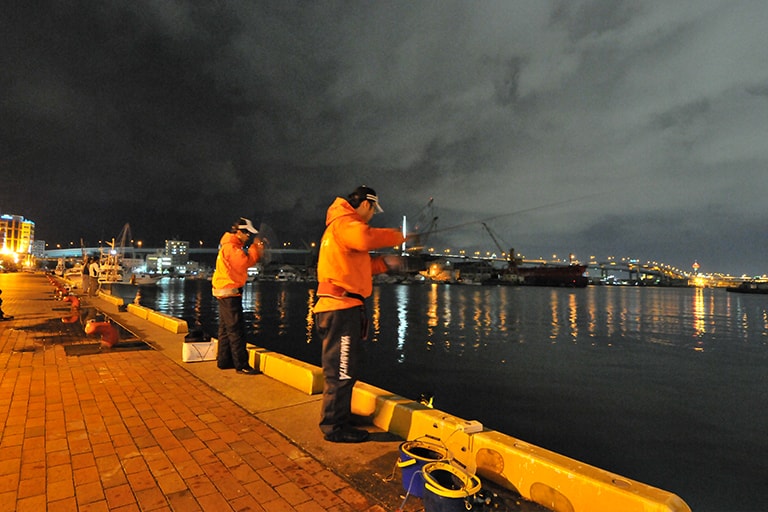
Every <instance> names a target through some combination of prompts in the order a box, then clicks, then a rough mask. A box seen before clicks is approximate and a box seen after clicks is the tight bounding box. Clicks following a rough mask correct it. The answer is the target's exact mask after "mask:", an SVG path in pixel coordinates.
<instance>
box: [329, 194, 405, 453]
mask: <svg viewBox="0 0 768 512" xmlns="http://www.w3.org/2000/svg"><path fill="white" fill-rule="evenodd" d="M381 211H382V209H381V206H380V205H379V198H378V197H377V196H376V192H375V191H374V190H373V189H372V188H369V187H366V186H361V187H358V188H356V189H355V190H354V191H353V192H352V193H351V194H350V195H349V196H347V198H346V199H345V198H342V197H337V198H336V200H335V201H334V202H333V204H331V206H330V207H329V208H328V211H327V214H326V222H325V223H326V229H325V233H324V234H323V238H322V240H321V242H320V253H319V257H318V263H317V279H318V288H317V296H318V300H317V303H316V304H315V307H314V315H315V328H316V331H317V334H318V336H319V337H320V338H321V339H322V342H323V346H322V363H323V374H324V376H325V386H324V388H323V406H322V407H323V409H322V418H321V420H320V430H322V431H323V434H324V436H325V439H326V440H327V441H331V442H335V443H359V442H363V441H365V440H367V439H368V437H369V434H368V432H367V431H366V430H361V429H357V428H354V427H352V426H351V425H350V419H351V415H352V414H351V403H352V388H353V387H354V385H355V382H356V381H357V377H358V369H359V364H360V350H361V347H360V343H361V342H362V340H364V339H366V337H367V324H368V322H367V320H368V318H367V313H366V311H365V299H366V298H367V297H368V296H370V295H371V292H372V290H373V275H374V274H380V273H384V272H387V271H388V270H390V269H394V268H395V267H397V266H399V262H400V257H399V256H397V255H395V254H391V255H386V256H379V257H371V255H370V254H369V251H372V250H374V249H381V248H384V247H394V246H397V245H400V244H402V243H403V241H405V237H403V235H402V234H401V233H400V232H399V231H398V230H397V229H384V228H372V227H370V226H369V225H368V223H369V222H370V220H371V218H373V215H374V214H375V213H377V212H381Z"/></svg>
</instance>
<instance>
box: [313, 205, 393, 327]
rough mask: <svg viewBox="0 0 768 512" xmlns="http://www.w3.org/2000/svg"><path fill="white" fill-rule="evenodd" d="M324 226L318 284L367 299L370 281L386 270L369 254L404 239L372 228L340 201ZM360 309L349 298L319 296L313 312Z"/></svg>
mask: <svg viewBox="0 0 768 512" xmlns="http://www.w3.org/2000/svg"><path fill="white" fill-rule="evenodd" d="M325 226H326V228H325V233H323V238H322V240H321V241H320V254H319V257H318V261H317V280H318V282H319V283H331V284H333V285H336V286H339V287H341V288H343V289H344V290H345V291H347V292H348V293H355V294H358V295H362V296H363V297H368V296H370V295H371V291H372V290H373V280H372V279H371V277H372V276H373V275H375V274H381V273H384V272H386V271H387V270H388V269H387V265H386V264H385V263H384V260H383V258H380V257H375V258H372V257H371V255H370V254H369V253H368V252H369V251H372V250H375V249H382V248H384V247H394V246H396V245H399V244H402V243H403V242H404V241H405V237H403V235H402V234H401V233H400V232H399V231H398V230H396V229H390V228H372V227H371V226H369V225H368V224H366V223H365V222H364V221H363V219H362V218H361V217H360V215H358V213H357V212H356V211H355V209H354V208H352V205H351V204H349V202H348V201H347V200H346V199H344V198H341V197H337V198H336V200H335V201H334V202H333V204H332V205H331V206H330V207H329V208H328V212H327V214H326V217H325ZM359 305H360V301H359V300H356V299H353V298H351V297H338V296H336V297H326V296H320V297H319V298H318V301H317V303H316V304H315V307H314V312H315V313H321V312H323V311H334V310H337V309H347V308H352V307H355V306H359Z"/></svg>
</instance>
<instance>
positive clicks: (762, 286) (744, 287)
mask: <svg viewBox="0 0 768 512" xmlns="http://www.w3.org/2000/svg"><path fill="white" fill-rule="evenodd" d="M725 290H726V291H728V292H735V293H756V294H759V293H762V294H765V293H768V282H765V281H747V282H744V283H741V284H740V285H739V286H729V287H728V288H726V289H725Z"/></svg>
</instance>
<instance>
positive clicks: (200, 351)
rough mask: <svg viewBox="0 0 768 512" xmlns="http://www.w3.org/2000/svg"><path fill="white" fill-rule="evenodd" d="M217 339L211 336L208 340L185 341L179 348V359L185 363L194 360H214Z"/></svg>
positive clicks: (217, 343)
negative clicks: (180, 348)
mask: <svg viewBox="0 0 768 512" xmlns="http://www.w3.org/2000/svg"><path fill="white" fill-rule="evenodd" d="M218 345H219V340H217V339H216V338H211V340H210V341H185V342H184V343H183V344H182V346H183V348H182V350H181V360H182V361H184V362H185V363H194V362H196V361H215V360H216V351H217V350H218Z"/></svg>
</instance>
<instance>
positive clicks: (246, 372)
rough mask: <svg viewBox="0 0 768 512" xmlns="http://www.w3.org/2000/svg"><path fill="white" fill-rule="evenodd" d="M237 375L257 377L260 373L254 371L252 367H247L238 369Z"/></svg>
mask: <svg viewBox="0 0 768 512" xmlns="http://www.w3.org/2000/svg"><path fill="white" fill-rule="evenodd" d="M237 373H242V374H244V375H256V374H258V373H259V371H258V370H254V369H253V368H251V367H250V366H246V367H245V368H238V370H237Z"/></svg>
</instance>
